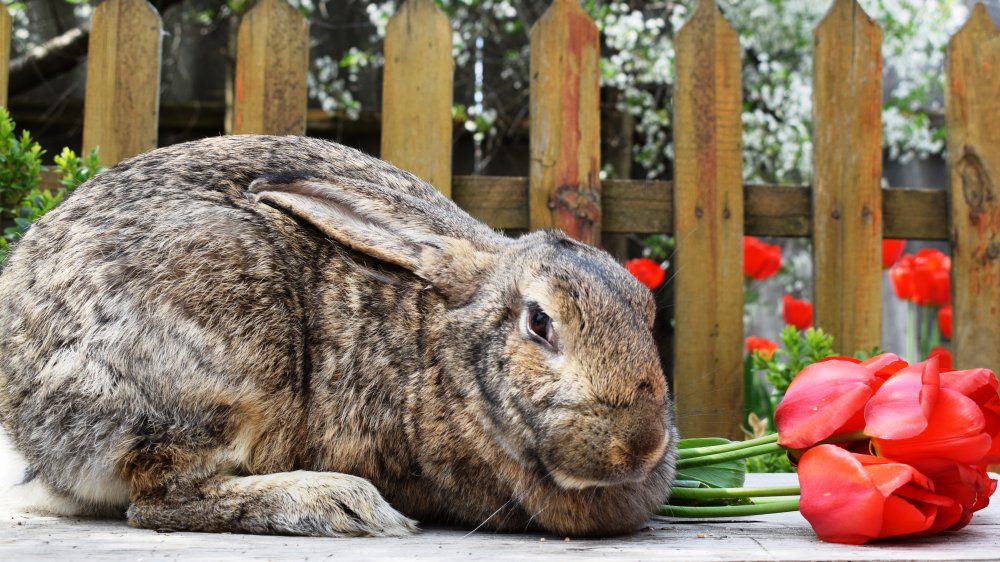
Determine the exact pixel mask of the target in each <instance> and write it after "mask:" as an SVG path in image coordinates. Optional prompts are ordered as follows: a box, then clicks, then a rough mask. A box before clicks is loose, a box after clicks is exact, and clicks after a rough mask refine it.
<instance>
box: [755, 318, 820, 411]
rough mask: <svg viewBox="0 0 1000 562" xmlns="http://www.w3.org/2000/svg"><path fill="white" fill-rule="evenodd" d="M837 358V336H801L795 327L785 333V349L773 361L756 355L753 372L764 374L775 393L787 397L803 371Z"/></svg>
mask: <svg viewBox="0 0 1000 562" xmlns="http://www.w3.org/2000/svg"><path fill="white" fill-rule="evenodd" d="M833 355H834V353H833V336H830V335H828V334H826V333H825V332H824V331H823V330H820V329H819V328H809V329H808V330H805V331H803V332H800V331H798V330H796V329H795V327H794V326H785V329H784V330H782V331H781V346H780V347H778V349H777V350H776V351H775V352H774V354H773V355H772V356H771V357H769V358H767V357H764V356H763V355H761V354H759V353H755V354H753V369H754V370H755V371H756V372H758V373H764V375H765V376H766V377H767V381H768V382H769V383H771V385H773V386H774V390H775V392H776V393H779V394H780V395H781V396H784V394H785V390H787V389H788V385H789V384H790V383H791V382H792V378H794V377H795V375H796V374H798V372H799V371H801V370H802V369H804V368H805V367H806V366H807V365H811V364H813V363H816V362H817V361H819V360H821V359H825V358H827V357H831V356H833ZM775 404H777V402H775Z"/></svg>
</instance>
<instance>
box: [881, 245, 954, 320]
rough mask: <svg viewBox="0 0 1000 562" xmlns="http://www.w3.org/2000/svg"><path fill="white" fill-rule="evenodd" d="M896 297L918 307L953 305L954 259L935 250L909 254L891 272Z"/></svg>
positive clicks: (930, 249) (927, 249)
mask: <svg viewBox="0 0 1000 562" xmlns="http://www.w3.org/2000/svg"><path fill="white" fill-rule="evenodd" d="M889 280H890V281H892V288H893V290H894V291H895V292H896V296H897V297H899V298H901V299H904V300H912V301H913V302H915V303H917V304H919V305H925V306H926V305H930V306H945V305H948V304H951V258H950V257H948V256H946V255H944V254H943V253H941V251H939V250H935V249H933V248H923V249H921V250H919V251H918V252H917V254H916V255H915V256H914V255H911V254H906V255H904V256H903V257H901V258H900V259H899V261H897V262H896V264H895V265H893V266H892V268H891V269H890V270H889Z"/></svg>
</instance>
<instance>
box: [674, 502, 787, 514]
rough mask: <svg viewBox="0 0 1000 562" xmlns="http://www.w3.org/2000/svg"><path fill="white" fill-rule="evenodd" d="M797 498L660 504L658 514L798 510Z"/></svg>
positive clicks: (781, 511)
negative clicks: (743, 503) (723, 503)
mask: <svg viewBox="0 0 1000 562" xmlns="http://www.w3.org/2000/svg"><path fill="white" fill-rule="evenodd" d="M798 510H799V499H798V498H795V499H792V500H778V501H769V502H766V503H759V504H750V505H713V506H705V507H701V506H696V507H690V506H680V505H661V506H660V510H659V514H660V515H666V516H667V517H744V516H747V515H766V514H768V513H785V512H787V511H798Z"/></svg>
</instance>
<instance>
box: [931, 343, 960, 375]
mask: <svg viewBox="0 0 1000 562" xmlns="http://www.w3.org/2000/svg"><path fill="white" fill-rule="evenodd" d="M931 357H937V358H938V365H940V366H941V372H944V371H950V370H951V369H952V365H953V363H954V360H953V359H952V357H951V352H950V351H948V348H947V347H942V346H940V345H936V346H934V347H932V348H931V351H930V353H928V354H927V358H928V359H930V358H931Z"/></svg>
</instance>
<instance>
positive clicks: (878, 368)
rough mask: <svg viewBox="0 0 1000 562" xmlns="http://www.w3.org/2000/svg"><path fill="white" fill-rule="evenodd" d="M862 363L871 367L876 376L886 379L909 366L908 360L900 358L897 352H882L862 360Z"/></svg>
mask: <svg viewBox="0 0 1000 562" xmlns="http://www.w3.org/2000/svg"><path fill="white" fill-rule="evenodd" d="M861 364H862V365H864V366H865V367H868V368H869V369H871V371H872V372H874V373H875V377H876V378H878V379H882V380H885V379H887V378H889V377H890V376H892V375H894V374H896V373H897V372H899V371H900V370H902V369H904V368H905V367H906V366H907V363H906V361H903V360H902V359H900V357H899V356H898V355H896V354H895V353H882V354H880V355H876V356H875V357H871V358H869V359H866V360H865V361H862V362H861Z"/></svg>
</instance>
